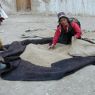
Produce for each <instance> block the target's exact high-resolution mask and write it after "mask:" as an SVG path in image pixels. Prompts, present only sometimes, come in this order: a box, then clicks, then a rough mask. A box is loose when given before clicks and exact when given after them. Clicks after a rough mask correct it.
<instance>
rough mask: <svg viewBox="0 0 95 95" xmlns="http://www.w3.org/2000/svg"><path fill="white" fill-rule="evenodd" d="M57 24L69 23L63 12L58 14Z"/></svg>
mask: <svg viewBox="0 0 95 95" xmlns="http://www.w3.org/2000/svg"><path fill="white" fill-rule="evenodd" d="M58 22H59V23H60V24H62V25H67V24H68V23H69V19H68V17H67V16H66V15H65V13H64V12H60V13H58Z"/></svg>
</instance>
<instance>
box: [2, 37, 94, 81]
mask: <svg viewBox="0 0 95 95" xmlns="http://www.w3.org/2000/svg"><path fill="white" fill-rule="evenodd" d="M47 42H48V41H47V40H46V39H45V40H44V38H43V39H37V40H24V41H21V42H13V43H12V44H10V45H8V46H6V47H7V50H6V51H3V52H1V53H0V56H2V57H3V58H4V59H5V62H4V64H6V65H7V68H6V69H4V70H0V76H1V77H2V79H4V80H10V81H46V80H58V79H61V78H62V77H65V76H67V75H69V74H71V73H74V72H75V71H77V70H79V69H81V68H83V67H84V66H87V65H91V64H93V65H94V64H95V56H91V57H74V58H70V59H65V60H61V61H58V62H55V63H52V64H51V67H43V66H38V65H35V64H32V63H30V62H28V61H25V60H22V59H21V58H20V55H21V54H22V53H23V52H24V50H25V48H26V46H27V45H28V44H30V43H32V44H46V43H47ZM31 52H32V51H31Z"/></svg>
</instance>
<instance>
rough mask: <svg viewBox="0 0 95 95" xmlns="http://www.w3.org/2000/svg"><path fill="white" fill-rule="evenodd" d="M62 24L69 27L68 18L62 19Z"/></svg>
mask: <svg viewBox="0 0 95 95" xmlns="http://www.w3.org/2000/svg"><path fill="white" fill-rule="evenodd" d="M60 24H61V25H68V20H67V18H61V19H60Z"/></svg>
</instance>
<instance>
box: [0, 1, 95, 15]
mask: <svg viewBox="0 0 95 95" xmlns="http://www.w3.org/2000/svg"><path fill="white" fill-rule="evenodd" d="M1 4H2V6H3V8H4V10H5V11H7V12H8V13H14V12H16V9H17V8H16V0H1ZM60 11H64V12H65V13H70V14H74V15H76V14H78V15H91V16H95V0H31V12H33V13H47V14H56V13H58V12H60Z"/></svg>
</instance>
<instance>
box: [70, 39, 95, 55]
mask: <svg viewBox="0 0 95 95" xmlns="http://www.w3.org/2000/svg"><path fill="white" fill-rule="evenodd" d="M69 54H70V55H71V56H83V57H85V56H95V44H92V43H89V42H87V41H83V40H80V39H76V40H74V41H73V42H72V45H71V47H70V50H69Z"/></svg>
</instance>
